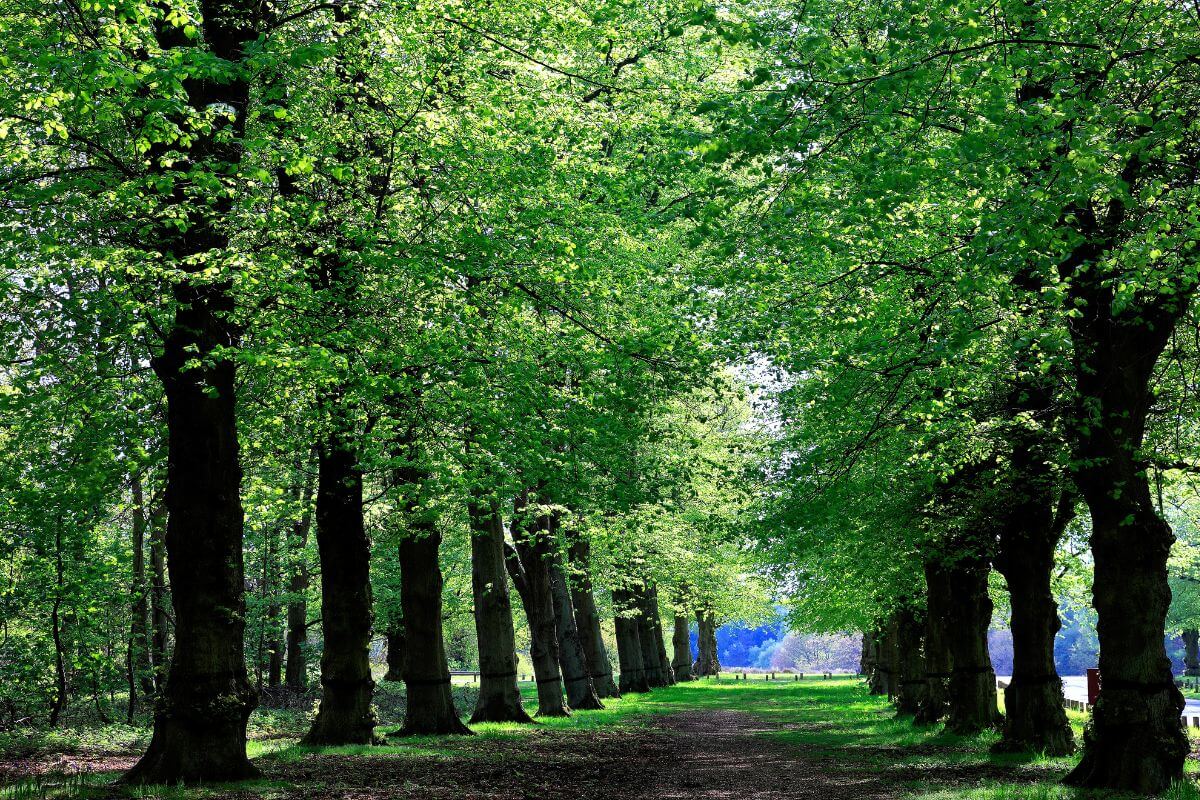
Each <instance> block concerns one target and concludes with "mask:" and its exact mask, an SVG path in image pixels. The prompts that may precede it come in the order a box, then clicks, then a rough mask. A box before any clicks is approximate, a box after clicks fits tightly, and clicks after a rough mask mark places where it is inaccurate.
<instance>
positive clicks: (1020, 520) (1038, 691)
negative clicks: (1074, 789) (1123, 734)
mask: <svg viewBox="0 0 1200 800" xmlns="http://www.w3.org/2000/svg"><path fill="white" fill-rule="evenodd" d="M1031 456H1032V453H1031V452H1030V451H1028V450H1024V451H1023V452H1022V449H1020V448H1019V449H1018V453H1017V454H1016V456H1015V457H1014V467H1013V468H1014V470H1015V471H1016V473H1017V475H1018V477H1019V480H1018V483H1017V485H1016V486H1015V487H1014V488H1015V491H1014V498H1013V502H1012V503H1011V504H1010V505H1009V513H1008V514H1007V520H1006V524H1005V525H1004V527H1003V529H1002V531H1001V534H1000V547H999V550H998V552H997V555H996V559H995V563H996V568H997V570H999V572H1000V573H1001V574H1002V575H1003V576H1004V579H1005V581H1006V582H1007V583H1008V591H1009V595H1010V596H1011V606H1012V621H1011V628H1012V636H1013V674H1012V680H1011V681H1010V682H1009V684H1008V687H1007V688H1005V690H1004V711H1005V715H1004V736H1003V738H1002V739H1001V740H1000V742H999V743H998V745H997V749H998V750H1003V751H1021V750H1028V751H1031V752H1035V753H1045V754H1046V755H1052V756H1065V755H1069V754H1071V753H1073V752H1075V734H1074V733H1073V732H1072V730H1071V725H1070V723H1069V722H1068V721H1067V714H1066V711H1064V710H1063V690H1062V680H1061V679H1060V678H1059V677H1058V672H1057V670H1056V669H1055V666H1054V636H1055V634H1057V633H1058V630H1059V628H1060V627H1061V623H1060V622H1059V619H1058V604H1057V603H1056V602H1055V600H1054V594H1053V592H1052V591H1051V588H1050V580H1051V577H1052V574H1053V571H1054V550H1055V547H1056V546H1057V544H1058V540H1059V538H1060V536H1061V534H1062V531H1063V529H1064V528H1065V527H1066V524H1067V521H1068V520H1069V518H1070V516H1071V515H1073V513H1074V512H1073V506H1074V501H1073V500H1072V499H1071V498H1070V497H1069V496H1067V495H1064V497H1063V499H1062V502H1061V503H1056V499H1055V498H1054V496H1053V493H1054V489H1055V488H1056V487H1055V486H1054V485H1053V476H1052V475H1050V474H1047V470H1045V469H1044V464H1045V462H1044V461H1043V460H1040V459H1033V458H1031ZM1033 470H1037V471H1038V473H1039V474H1034V473H1033ZM1056 505H1058V506H1059V513H1058V515H1056V514H1055V513H1054V508H1055V506H1056Z"/></svg>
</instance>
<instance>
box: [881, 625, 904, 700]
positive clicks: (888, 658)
mask: <svg viewBox="0 0 1200 800" xmlns="http://www.w3.org/2000/svg"><path fill="white" fill-rule="evenodd" d="M879 644H880V659H879V660H880V663H881V665H882V670H883V675H884V684H885V685H886V688H887V697H888V699H889V700H891V701H893V702H894V701H895V700H896V699H897V698H898V697H899V696H900V680H901V669H900V619H899V613H898V612H895V611H893V612H892V615H891V616H890V617H888V621H887V626H886V627H885V628H884V629H883V635H882V636H881V638H880V640H879Z"/></svg>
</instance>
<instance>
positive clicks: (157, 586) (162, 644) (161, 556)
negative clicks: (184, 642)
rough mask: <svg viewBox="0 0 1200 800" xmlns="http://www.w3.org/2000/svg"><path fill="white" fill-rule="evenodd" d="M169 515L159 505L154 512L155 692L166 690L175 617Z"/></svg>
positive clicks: (152, 611)
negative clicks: (172, 616) (171, 606)
mask: <svg viewBox="0 0 1200 800" xmlns="http://www.w3.org/2000/svg"><path fill="white" fill-rule="evenodd" d="M166 533H167V517H166V508H165V507H164V506H162V505H159V506H158V507H156V508H155V510H154V513H152V514H151V515H150V628H151V630H150V661H151V663H152V664H153V665H154V692H155V694H156V695H157V694H158V693H159V692H161V691H162V687H163V684H164V683H165V682H166V678H167V664H168V661H169V658H168V655H167V644H168V641H169V637H170V626H171V620H170V615H168V614H167V604H168V599H167V543H166Z"/></svg>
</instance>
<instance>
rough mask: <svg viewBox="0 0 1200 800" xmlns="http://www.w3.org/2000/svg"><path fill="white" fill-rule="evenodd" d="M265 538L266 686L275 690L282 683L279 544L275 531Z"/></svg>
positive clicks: (266, 533) (267, 532)
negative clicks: (267, 598)
mask: <svg viewBox="0 0 1200 800" xmlns="http://www.w3.org/2000/svg"><path fill="white" fill-rule="evenodd" d="M265 535H266V537H267V558H266V564H267V575H266V580H264V581H263V585H264V589H265V590H268V591H267V593H268V595H269V600H268V601H267V614H266V620H265V624H264V626H263V627H264V628H265V629H266V631H267V634H268V636H267V686H269V687H271V688H272V689H274V688H277V687H278V686H279V684H280V683H282V682H283V643H282V642H280V641H279V610H280V609H279V590H278V588H277V587H278V584H279V544H278V533H277V531H275V530H267V531H265Z"/></svg>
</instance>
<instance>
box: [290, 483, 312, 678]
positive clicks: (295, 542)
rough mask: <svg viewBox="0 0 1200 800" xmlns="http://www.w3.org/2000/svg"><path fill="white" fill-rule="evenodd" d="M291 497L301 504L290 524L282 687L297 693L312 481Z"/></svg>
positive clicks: (303, 656) (303, 666) (303, 673)
mask: <svg viewBox="0 0 1200 800" xmlns="http://www.w3.org/2000/svg"><path fill="white" fill-rule="evenodd" d="M293 491H294V496H295V497H296V498H297V499H298V500H299V501H300V517H299V518H298V519H297V520H296V521H295V522H294V523H293V524H292V527H291V530H290V531H289V536H288V551H289V571H290V574H289V575H288V595H289V598H288V604H287V669H286V671H285V673H284V678H283V682H284V686H286V687H287V688H288V689H290V690H291V691H293V692H295V693H297V694H300V693H303V692H305V691H307V690H308V658H307V653H306V652H305V649H306V648H307V647H308V584H309V577H308V564H307V563H306V561H305V558H304V551H305V549H306V548H307V547H308V531H309V527H310V526H311V524H312V513H311V510H310V506H311V504H312V494H313V487H312V481H311V479H309V481H308V482H307V483H306V484H305V486H304V488H303V490H300V489H299V487H297V488H296V489H295V490H293Z"/></svg>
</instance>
